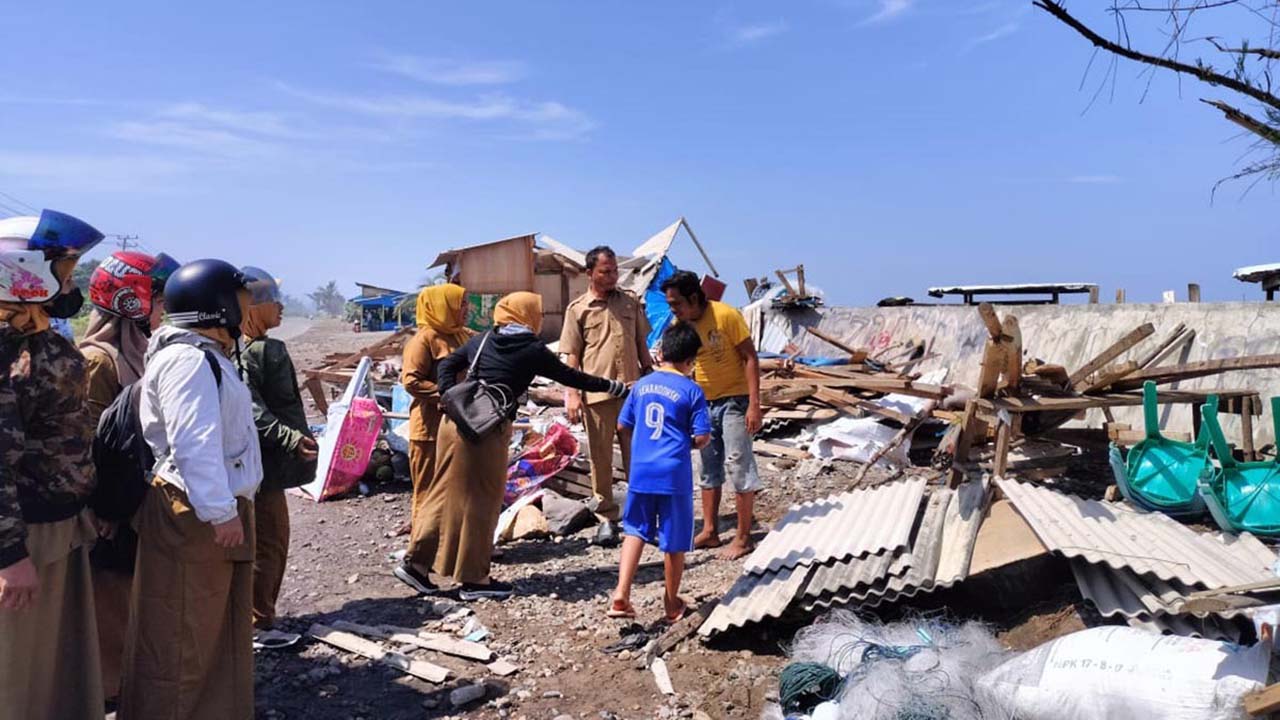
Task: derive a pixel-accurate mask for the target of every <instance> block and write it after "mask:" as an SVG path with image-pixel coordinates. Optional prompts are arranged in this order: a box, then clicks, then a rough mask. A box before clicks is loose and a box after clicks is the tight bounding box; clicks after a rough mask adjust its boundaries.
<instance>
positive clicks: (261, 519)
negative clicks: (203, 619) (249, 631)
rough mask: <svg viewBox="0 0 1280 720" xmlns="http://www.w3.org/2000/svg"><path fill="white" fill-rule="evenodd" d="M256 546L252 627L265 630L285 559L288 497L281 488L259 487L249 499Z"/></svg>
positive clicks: (273, 617) (272, 612)
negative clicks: (256, 492)
mask: <svg viewBox="0 0 1280 720" xmlns="http://www.w3.org/2000/svg"><path fill="white" fill-rule="evenodd" d="M253 521H254V525H255V526H256V528H255V531H256V539H257V548H256V549H255V551H254V559H253V626H254V627H256V628H259V629H262V630H269V629H270V628H271V626H272V625H274V624H275V622H276V600H277V599H278V598H279V597H280V584H281V583H283V582H284V569H285V566H286V564H287V563H288V562H289V500H288V498H286V497H285V494H284V490H263V491H262V492H260V493H258V496H257V497H256V498H254V500H253Z"/></svg>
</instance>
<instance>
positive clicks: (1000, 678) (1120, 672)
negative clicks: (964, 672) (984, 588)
mask: <svg viewBox="0 0 1280 720" xmlns="http://www.w3.org/2000/svg"><path fill="white" fill-rule="evenodd" d="M1270 656H1271V647H1270V643H1258V644H1257V645H1253V646H1250V647H1242V646H1239V645H1234V644H1231V643H1222V642H1215V641H1212V640H1201V639H1198V638H1188V637H1178V636H1172V635H1169V636H1165V635H1155V634H1153V633H1149V632H1146V631H1144V630H1137V629H1134V628H1128V627H1099V628H1092V629H1089V630H1082V631H1080V632H1077V633H1072V634H1071V635H1067V636H1065V637H1061V638H1058V639H1057V640H1053V641H1051V642H1048V643H1045V644H1044V645H1041V646H1040V647H1038V648H1036V649H1034V650H1030V651H1028V652H1025V653H1023V654H1021V655H1019V656H1018V657H1016V658H1013V659H1012V660H1009V661H1008V662H1006V663H1004V664H1003V665H1000V666H999V667H997V668H995V669H994V670H992V671H990V672H988V673H986V674H985V675H983V676H982V677H980V678H979V679H978V687H979V689H980V690H981V691H982V692H983V693H984V694H988V695H989V696H990V697H991V698H992V699H993V700H995V701H996V702H998V703H999V704H1000V705H1001V706H1003V707H1005V708H1007V709H1008V710H1009V712H1010V713H1012V715H1013V716H1016V717H1018V718H1020V719H1021V720H1096V719H1097V718H1162V719H1163V720H1235V719H1237V718H1240V719H1243V718H1247V717H1248V715H1247V713H1245V711H1244V705H1243V701H1244V696H1245V695H1247V694H1249V693H1251V692H1254V691H1256V690H1260V689H1262V687H1263V685H1265V683H1266V679H1267V669H1268V664H1269V662H1270Z"/></svg>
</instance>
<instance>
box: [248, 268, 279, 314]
mask: <svg viewBox="0 0 1280 720" xmlns="http://www.w3.org/2000/svg"><path fill="white" fill-rule="evenodd" d="M241 272H243V273H244V276H245V279H246V280H247V281H248V282H247V283H246V284H245V287H246V288H248V289H249V294H250V295H251V296H252V297H251V299H250V302H251V303H252V304H254V305H265V304H267V303H280V302H283V300H282V299H281V294H280V283H279V282H277V281H276V279H275V278H274V277H272V276H271V273H269V272H267V271H266V270H263V269H262V268H256V267H252V266H246V267H245V268H243V269H242V270H241Z"/></svg>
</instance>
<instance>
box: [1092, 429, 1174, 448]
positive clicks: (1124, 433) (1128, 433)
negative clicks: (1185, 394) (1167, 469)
mask: <svg viewBox="0 0 1280 720" xmlns="http://www.w3.org/2000/svg"><path fill="white" fill-rule="evenodd" d="M1160 435H1161V436H1163V437H1165V438H1168V439H1169V440H1178V441H1180V442H1191V433H1189V432H1177V431H1170V430H1163V429H1162V430H1161V431H1160ZM1146 439H1147V433H1146V431H1145V430H1121V429H1110V430H1107V440H1109V441H1111V442H1113V443H1115V444H1116V445H1119V446H1121V447H1132V446H1133V445H1137V444H1138V443H1140V442H1142V441H1143V440H1146Z"/></svg>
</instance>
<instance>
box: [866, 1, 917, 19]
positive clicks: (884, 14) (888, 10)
mask: <svg viewBox="0 0 1280 720" xmlns="http://www.w3.org/2000/svg"><path fill="white" fill-rule="evenodd" d="M876 2H877V3H878V4H879V6H880V7H879V9H878V10H876V12H875V13H874V14H873V15H871V16H870V17H868V18H867V19H866V20H863V21H862V23H861V24H862V25H875V24H878V23H882V22H887V21H889V20H892V19H894V18H896V17H898V16H899V15H901V14H903V13H905V12H906V11H908V10H910V9H911V7H912V6H913V5H915V0H876Z"/></svg>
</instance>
